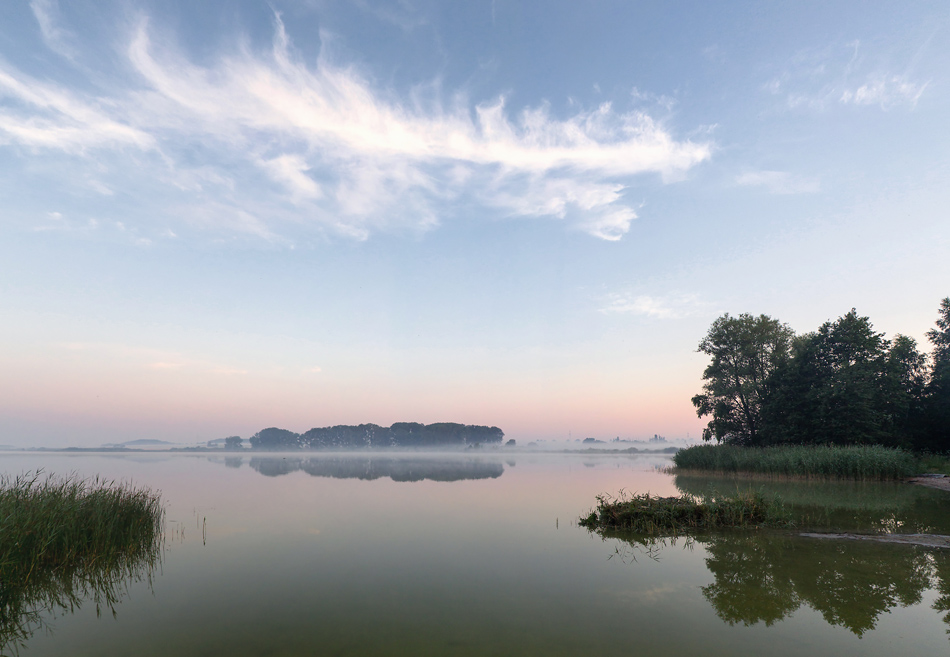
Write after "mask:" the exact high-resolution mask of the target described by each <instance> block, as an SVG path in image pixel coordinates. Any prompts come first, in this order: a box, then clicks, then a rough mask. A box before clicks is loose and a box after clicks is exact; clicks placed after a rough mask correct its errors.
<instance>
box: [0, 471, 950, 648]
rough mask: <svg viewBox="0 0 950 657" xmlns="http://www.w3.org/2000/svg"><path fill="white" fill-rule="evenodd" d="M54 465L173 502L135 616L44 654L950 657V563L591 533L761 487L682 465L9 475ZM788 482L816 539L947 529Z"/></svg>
mask: <svg viewBox="0 0 950 657" xmlns="http://www.w3.org/2000/svg"><path fill="white" fill-rule="evenodd" d="M39 464H42V465H43V466H44V467H45V468H46V469H47V470H48V471H54V472H66V471H68V472H76V473H77V474H78V475H80V476H88V475H91V474H100V475H102V476H103V477H107V478H114V479H117V480H127V481H128V480H131V481H132V482H133V483H135V484H137V485H143V486H149V487H151V488H153V489H158V490H161V492H162V495H163V499H164V501H165V504H166V518H167V532H166V533H167V535H166V544H165V552H164V554H163V557H162V565H161V569H160V572H158V573H157V574H155V575H154V576H153V577H152V580H151V583H150V585H147V584H146V583H145V582H136V581H129V582H128V584H127V587H126V588H125V589H124V590H123V592H122V593H121V595H119V596H117V602H116V604H115V612H116V616H115V618H113V617H112V616H111V614H104V615H102V616H101V617H97V615H96V613H95V608H94V605H83V606H81V607H80V608H78V609H76V610H74V611H64V610H58V611H54V612H53V613H52V614H47V615H46V616H45V617H44V620H45V621H47V623H48V626H49V628H50V632H49V633H44V632H40V633H36V634H35V635H33V636H32V638H30V639H29V640H28V642H27V644H26V646H25V648H24V649H23V650H22V651H21V653H20V654H22V655H29V656H32V655H41V656H48V655H63V654H69V655H90V656H91V655H127V654H136V655H167V654H176V655H184V656H189V655H201V654H228V655H260V654H277V655H282V654H287V655H290V654H343V655H364V654H365V655H369V654H407V655H408V654H412V655H419V654H421V655H427V654H431V655H445V654H451V655H484V654H526V655H534V654H536V655H542V654H543V655H579V654H603V655H625V656H628V655H631V654H637V655H648V656H649V655H668V654H670V653H673V654H677V653H679V654H684V655H689V654H707V653H709V654H728V655H761V654H769V655H789V656H792V655H809V657H811V656H814V655H841V654H861V655H893V654H913V655H942V654H946V651H947V650H948V649H950V639H948V635H947V631H948V630H950V619H948V618H947V611H948V609H950V585H948V582H950V561H948V559H950V555H948V554H946V553H942V552H939V551H936V550H928V549H924V548H917V547H912V546H896V545H877V544H859V545H855V544H853V543H842V542H835V541H817V540H814V539H807V538H802V537H799V536H798V535H797V533H795V532H776V531H769V532H763V531H744V532H719V533H713V534H707V535H698V536H695V537H693V538H691V539H687V538H685V537H679V538H677V539H675V540H674V539H661V540H653V541H651V540H647V539H645V538H643V537H634V536H629V535H616V536H606V537H602V536H599V535H597V534H591V533H588V532H587V531H586V530H584V529H582V528H579V527H578V526H577V525H576V519H577V518H578V517H579V516H580V515H581V514H583V513H585V512H586V511H588V510H589V509H590V508H591V506H592V505H593V504H594V502H595V499H594V498H595V496H596V495H597V494H599V493H605V492H608V493H616V492H618V491H620V490H621V489H625V490H627V491H628V492H631V493H633V492H648V491H649V492H651V493H653V494H658V495H674V494H679V493H680V492H681V491H682V492H700V491H704V490H709V489H710V488H720V489H722V488H728V487H732V488H735V487H736V486H738V485H748V482H746V483H745V484H742V483H741V482H736V481H733V480H715V479H710V478H698V477H694V478H689V477H676V478H674V477H673V476H671V475H668V474H665V473H664V472H662V471H661V470H660V468H662V467H664V466H665V465H668V464H669V461H668V459H666V458H665V457H662V456H655V455H651V456H619V457H618V456H606V455H537V454H520V453H519V454H499V455H494V454H483V455H478V456H471V455H467V454H454V455H439V454H406V455H399V454H396V455H394V454H385V455H381V454H357V455H340V454H321V455H310V454H306V455H301V454H299V453H298V454H295V455H294V454H288V455H284V454H276V455H273V454H268V455H267V456H266V457H259V456H257V455H246V454H237V455H230V454H221V455H213V456H211V457H209V456H207V455H171V454H137V455H104V454H99V455H49V454H43V455H30V454H22V453H20V454H9V455H4V456H3V457H2V461H0V465H2V468H0V469H2V471H3V472H7V473H14V472H20V471H23V470H26V469H31V468H35V467H37V466H38V465H39ZM753 485H756V486H759V485H762V486H766V487H768V486H769V485H771V484H759V483H758V482H756V483H754V484H753ZM772 486H778V487H779V488H782V487H785V488H787V490H786V489H785V488H783V490H782V494H783V495H784V496H787V497H789V499H790V502H791V503H793V504H796V505H799V507H800V508H809V507H810V508H813V509H815V510H816V511H815V513H814V525H815V526H816V527H830V526H833V525H834V526H837V525H841V526H847V527H850V528H852V529H854V528H858V527H864V528H865V529H866V530H867V531H873V532H888V531H903V530H907V531H917V530H920V529H923V528H929V529H931V530H933V531H945V528H946V527H947V522H948V521H947V520H946V519H945V518H944V514H941V513H939V510H940V508H941V503H942V500H941V498H940V497H939V495H940V494H941V491H931V490H927V489H921V488H916V487H911V486H897V485H892V486H887V485H877V484H860V485H858V484H855V485H852V484H814V485H813V484H811V483H786V484H778V485H772ZM766 492H768V491H766ZM829 500H840V504H837V505H835V504H831V503H829ZM818 509H823V511H822V512H821V513H819V512H818ZM946 533H950V531H947V532H946ZM710 651H711V653H710ZM717 651H718V652H717Z"/></svg>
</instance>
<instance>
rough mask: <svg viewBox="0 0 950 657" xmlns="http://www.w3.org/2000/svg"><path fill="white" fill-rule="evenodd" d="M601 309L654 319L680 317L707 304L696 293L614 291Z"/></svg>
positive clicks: (606, 312) (690, 313)
mask: <svg viewBox="0 0 950 657" xmlns="http://www.w3.org/2000/svg"><path fill="white" fill-rule="evenodd" d="M605 302H606V303H605V304H604V306H603V307H602V308H601V309H600V311H601V312H602V313H604V314H620V315H642V316H644V317H649V318H652V319H680V318H682V317H687V316H689V315H693V314H696V313H697V312H701V311H702V310H704V309H705V308H706V306H707V304H705V303H703V302H702V301H700V300H699V298H698V297H697V296H696V295H694V294H674V295H667V296H661V297H656V296H649V295H645V294H641V295H633V294H627V293H613V294H609V295H607V297H606V298H605Z"/></svg>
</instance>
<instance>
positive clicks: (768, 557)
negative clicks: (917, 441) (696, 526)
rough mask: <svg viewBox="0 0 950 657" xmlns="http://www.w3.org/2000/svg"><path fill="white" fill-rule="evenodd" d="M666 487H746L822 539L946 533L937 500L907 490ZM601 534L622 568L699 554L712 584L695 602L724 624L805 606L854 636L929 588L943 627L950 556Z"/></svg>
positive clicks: (724, 482) (691, 484) (815, 543)
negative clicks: (678, 551) (684, 552)
mask: <svg viewBox="0 0 950 657" xmlns="http://www.w3.org/2000/svg"><path fill="white" fill-rule="evenodd" d="M675 485H676V487H677V488H678V489H679V490H680V492H682V493H687V494H693V495H710V494H711V495H715V494H720V493H735V492H736V490H737V489H738V490H746V489H748V488H750V487H751V488H754V489H756V490H759V491H762V492H764V493H765V494H767V495H770V494H774V495H777V496H778V497H780V498H781V499H782V500H783V501H784V502H785V503H786V504H787V505H789V506H791V507H792V509H793V513H794V515H795V517H796V518H801V519H802V521H801V522H800V523H799V524H800V527H799V529H804V528H806V527H802V526H801V525H802V524H804V525H806V526H807V528H809V529H814V528H817V529H821V530H825V531H842V530H844V531H856V532H861V533H895V532H900V533H932V534H950V518H948V514H947V513H946V504H947V501H948V499H947V495H946V493H945V492H943V491H934V490H931V489H927V488H922V487H917V486H912V485H908V484H892V485H887V484H878V483H860V482H787V481H786V482H774V481H762V480H759V481H749V480H744V481H737V480H735V479H729V478H717V477H702V476H682V475H678V476H676V478H675ZM602 536H603V537H604V538H612V539H617V540H618V541H619V544H618V545H619V547H618V548H616V553H617V554H620V555H621V556H622V557H624V559H623V560H624V561H628V562H629V561H631V560H634V561H635V560H636V559H635V556H636V555H637V554H645V555H647V556H649V557H651V558H659V557H660V556H661V553H662V551H663V550H665V549H668V548H670V547H671V546H672V545H675V544H676V540H680V541H685V542H686V544H687V546H689V547H695V546H701V547H702V548H703V549H704V550H705V552H706V558H705V562H706V568H707V569H708V570H709V572H710V574H711V575H712V577H713V580H714V581H713V583H712V584H709V585H707V586H704V587H703V588H702V593H703V597H704V598H705V599H706V600H707V601H708V602H709V603H710V604H711V605H712V607H713V609H715V611H716V614H717V615H718V616H719V617H720V618H721V619H722V620H723V621H725V622H726V623H728V624H729V625H737V624H741V625H755V624H757V623H763V624H765V625H766V626H771V625H773V624H775V623H778V622H780V621H782V620H785V619H786V618H788V617H789V616H790V615H792V614H793V613H795V612H796V611H798V610H799V609H801V608H803V607H808V608H811V609H813V610H815V611H817V612H818V613H819V614H821V616H822V618H824V620H825V621H826V622H827V623H828V624H830V625H834V626H839V627H843V628H847V629H848V630H849V631H850V632H852V633H854V634H855V635H857V636H859V637H860V636H863V635H864V634H865V633H866V632H868V631H870V630H872V629H874V628H875V626H876V625H877V623H878V620H879V619H880V618H881V616H882V614H886V613H888V612H890V611H891V610H893V609H895V608H898V607H910V606H914V605H918V604H921V602H922V600H923V597H924V594H925V593H926V592H928V591H931V590H932V591H933V592H934V593H935V594H936V600H935V602H934V603H933V609H934V610H935V611H937V612H940V613H941V614H942V615H943V621H944V622H945V623H947V625H948V626H950V550H946V549H943V550H941V549H939V548H937V549H934V548H924V547H920V546H908V545H893V544H884V543H877V542H872V541H847V540H823V539H815V538H806V537H802V536H800V535H799V531H793V532H789V531H775V530H770V531H763V530H758V531H756V530H751V531H750V530H731V531H720V532H711V533H702V534H696V535H693V536H689V537H679V539H671V538H669V537H655V536H654V537H646V536H636V535H631V534H629V533H627V534H624V533H620V532H604V533H602ZM629 556H633V557H634V559H629V558H626V557H629ZM948 633H950V630H948Z"/></svg>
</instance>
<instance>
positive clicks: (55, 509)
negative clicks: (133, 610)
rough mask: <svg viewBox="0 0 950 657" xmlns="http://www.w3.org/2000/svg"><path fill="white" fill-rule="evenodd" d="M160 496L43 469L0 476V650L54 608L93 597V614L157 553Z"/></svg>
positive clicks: (143, 573)
mask: <svg viewBox="0 0 950 657" xmlns="http://www.w3.org/2000/svg"><path fill="white" fill-rule="evenodd" d="M163 522H164V509H163V507H162V505H161V500H160V497H159V495H158V494H157V493H154V492H152V491H150V490H148V489H143V488H134V487H132V486H131V485H127V484H116V483H115V482H112V481H108V482H107V481H103V480H100V479H95V480H93V481H86V480H80V479H77V478H75V477H67V478H57V477H53V476H46V477H44V476H43V473H42V472H41V471H37V472H33V473H26V474H23V475H20V476H17V477H0V650H4V649H5V648H7V647H8V646H11V645H12V646H14V647H16V646H17V645H19V644H22V643H23V642H24V641H25V640H26V639H27V638H29V636H30V635H31V634H32V633H33V631H35V629H36V628H37V627H40V626H42V623H43V620H42V619H43V617H44V614H45V613H46V612H48V611H50V610H52V609H55V608H61V609H71V608H74V607H78V606H79V605H80V604H81V603H82V602H83V601H85V600H88V599H90V598H91V599H92V600H93V601H94V602H95V604H96V611H97V613H99V612H101V609H102V607H103V606H106V607H108V608H109V609H110V610H112V612H113V613H115V610H114V605H115V602H116V601H117V600H118V599H119V597H120V595H121V592H122V589H123V586H124V585H126V584H127V583H128V582H131V581H137V580H139V579H141V578H142V577H150V575H151V572H152V569H153V568H154V567H155V566H156V565H157V564H158V562H159V560H160V557H161V547H162V541H163V538H162V529H163Z"/></svg>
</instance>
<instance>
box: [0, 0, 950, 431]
mask: <svg viewBox="0 0 950 657" xmlns="http://www.w3.org/2000/svg"><path fill="white" fill-rule="evenodd" d="M948 29H950V7H948V6H947V5H946V3H944V2H915V3H907V2H902V3H896V2H895V3H883V2H880V3H874V2H861V3H856V2H815V3H805V2H801V3H738V2H734V3H728V5H727V6H725V7H723V6H716V5H715V4H711V3H700V2H696V3H689V2H681V3H659V2H657V3H632V2H589V3H571V2H536V3H531V2H519V3H514V2H506V1H504V0H495V1H494V2H466V3H442V2H415V1H410V0H405V1H403V2H388V3H384V2H371V1H369V0H361V1H351V2H345V1H338V2H333V1H319V0H315V1H310V2H305V1H300V2H270V3H266V2H250V1H247V2H211V1H208V2H201V3H193V2H167V1H164V2H107V1H97V2H70V3H58V2H56V1H55V0H33V1H32V2H7V3H4V4H3V5H0V167H2V172H3V175H2V176H0V202H2V205H0V231H2V232H0V304H2V307H3V309H4V319H5V321H4V322H3V323H2V326H0V368H2V369H0V371H2V374H0V443H6V444H13V445H26V444H47V445H84V444H99V443H102V442H111V441H115V440H119V439H134V438H162V439H166V440H207V439H210V438H216V437H221V436H225V435H230V434H239V435H243V436H245V437H246V436H248V435H250V434H252V433H254V432H255V431H257V430H258V429H260V428H262V427H264V426H272V425H277V426H282V427H286V428H290V429H294V430H297V431H304V430H306V429H308V428H310V427H312V426H323V425H329V424H337V423H359V422H377V423H379V424H389V423H391V422H394V421H407V420H408V421H422V422H435V421H459V422H468V423H478V424H495V425H498V426H501V427H502V428H503V429H505V430H506V432H507V433H508V435H509V436H511V437H514V438H517V439H520V440H529V439H538V438H564V437H566V436H568V435H571V436H573V437H583V436H597V437H601V438H611V437H614V436H621V437H624V438H644V437H647V436H651V435H653V434H654V433H660V434H663V435H667V436H669V437H684V436H685V435H686V434H687V433H689V434H690V436H696V435H697V434H698V432H699V429H700V427H701V425H702V423H701V422H700V421H699V420H698V419H697V418H695V416H694V413H693V411H692V407H691V405H690V403H689V398H690V397H691V396H692V394H694V393H695V392H697V391H698V390H699V388H700V376H701V373H702V369H703V367H704V366H705V361H704V359H703V357H702V356H701V355H699V354H696V353H695V348H696V344H697V343H698V342H699V340H700V339H701V338H702V336H703V335H704V333H705V331H706V328H707V327H708V325H709V324H710V322H711V321H712V320H713V319H714V318H715V317H716V316H718V315H719V314H721V313H723V312H730V313H733V314H737V313H741V312H751V313H766V314H770V315H772V316H775V317H778V318H779V319H781V320H783V321H786V322H788V323H790V324H791V325H792V326H793V328H795V329H796V330H798V331H807V330H811V329H814V328H816V327H817V326H818V324H820V323H821V322H823V321H825V320H828V319H833V318H835V317H837V316H840V315H841V314H843V313H845V312H847V311H848V310H849V309H850V308H851V307H856V308H857V310H858V311H859V312H860V313H862V314H865V315H869V316H870V317H871V319H872V321H873V322H874V324H875V326H876V328H877V329H878V330H881V331H884V332H886V333H887V335H888V336H893V335H894V334H896V333H904V334H907V335H910V336H912V337H915V338H916V339H918V341H919V342H920V343H921V347H923V348H927V349H929V345H928V344H927V343H926V341H925V340H924V338H923V334H924V332H925V331H926V330H927V329H928V328H929V327H930V326H932V324H933V321H934V319H935V318H936V310H937V307H938V304H939V301H940V299H941V298H943V297H944V296H947V295H948V294H950V275H948V273H947V272H948V271H950V268H948V266H947V262H948V261H950V258H948V255H950V245H948V233H950V229H948V225H950V221H948V216H947V208H948V207H950V203H948V201H950V184H948V180H950V166H948V152H950V137H948V135H950V132H948V129H947V126H946V122H947V117H948V116H950V112H948V110H950V102H948V100H950V95H948V82H950V80H948V71H950V66H948V65H947V63H948V62H950V32H948Z"/></svg>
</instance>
